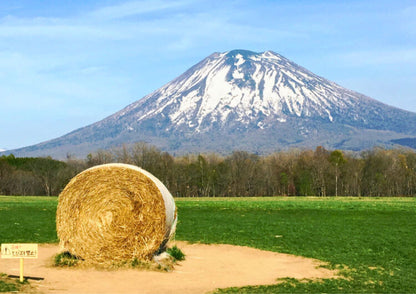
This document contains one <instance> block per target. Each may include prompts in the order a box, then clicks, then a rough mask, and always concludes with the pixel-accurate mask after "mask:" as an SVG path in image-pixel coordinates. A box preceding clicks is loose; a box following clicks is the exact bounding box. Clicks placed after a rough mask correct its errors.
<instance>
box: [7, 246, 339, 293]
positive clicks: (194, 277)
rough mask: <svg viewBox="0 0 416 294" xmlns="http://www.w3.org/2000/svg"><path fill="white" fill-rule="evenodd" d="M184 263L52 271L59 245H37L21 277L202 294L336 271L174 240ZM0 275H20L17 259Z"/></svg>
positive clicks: (49, 284) (53, 288) (78, 288)
mask: <svg viewBox="0 0 416 294" xmlns="http://www.w3.org/2000/svg"><path fill="white" fill-rule="evenodd" d="M176 245H177V246H178V247H179V248H180V249H181V250H182V251H183V252H184V253H185V254H186V260H185V261H181V262H180V263H179V264H177V265H176V266H175V269H174V270H173V271H172V272H166V273H165V272H155V271H143V270H136V269H122V270H117V271H105V270H95V269H77V268H65V269H62V268H56V267H52V259H53V256H54V255H55V254H56V253H58V252H59V247H58V246H57V245H52V244H46V245H40V246H39V258H38V259H36V260H29V259H27V260H25V270H24V273H25V276H32V277H42V278H44V280H43V281H30V283H31V284H32V285H33V286H35V287H36V288H37V289H38V290H39V291H40V292H43V293H173V294H174V293H206V292H209V291H213V290H215V289H217V288H226V287H241V286H247V285H269V284H274V283H276V279H278V278H283V277H292V278H297V279H319V278H331V277H335V276H336V273H335V272H334V271H331V270H328V269H325V268H322V267H319V266H320V265H322V262H320V261H319V260H314V259H309V258H304V257H299V256H294V255H289V254H282V253H275V252H269V251H262V250H258V249H253V248H249V247H242V246H232V245H204V244H188V243H186V242H176ZM0 272H2V273H7V274H9V275H18V274H19V261H18V260H17V259H0Z"/></svg>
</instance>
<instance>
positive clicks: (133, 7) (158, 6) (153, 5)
mask: <svg viewBox="0 0 416 294" xmlns="http://www.w3.org/2000/svg"><path fill="white" fill-rule="evenodd" d="M187 2H188V1H154V0H145V1H131V2H125V3H121V4H119V5H113V6H106V7H102V8H100V9H98V10H95V11H93V12H91V13H90V14H89V16H91V17H93V18H96V19H100V20H112V19H121V18H125V17H130V16H134V15H141V14H145V13H149V12H154V11H162V10H165V9H169V8H176V7H180V6H183V5H185V4H187Z"/></svg>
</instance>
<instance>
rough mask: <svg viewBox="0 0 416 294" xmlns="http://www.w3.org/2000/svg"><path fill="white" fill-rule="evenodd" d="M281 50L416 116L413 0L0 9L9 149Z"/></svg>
mask: <svg viewBox="0 0 416 294" xmlns="http://www.w3.org/2000/svg"><path fill="white" fill-rule="evenodd" d="M232 49H248V50H252V51H256V52H262V51H266V50H272V51H275V52H277V53H279V54H282V55H283V56H285V57H287V58H289V59H291V60H292V61H294V62H296V63H298V64H299V65H301V66H303V67H305V68H307V69H309V70H311V71H312V72H314V73H316V74H318V75H320V76H323V77H325V78H327V79H329V80H332V81H334V82H336V83H338V84H340V85H341V86H344V87H346V88H349V89H352V90H355V91H358V92H360V93H363V94H365V95H367V96H370V97H372V98H375V99H377V100H379V101H381V102H384V103H386V104H389V105H393V106H396V107H399V108H403V109H406V110H409V111H413V112H416V95H415V93H416V2H415V1H414V0H412V1H380V0H378V1H373V0H371V1H370V0H368V1H365V0H363V1H354V0H349V1H324V0H314V1H312V0H311V1H301V0H298V1H293V0H292V1H290V0H287V1H278V0H276V1H271V0H269V1H265V0H263V1H259V0H257V1H254V0H253V1H244V0H235V1H232V0H230V1H228V0H227V1H223V0H221V1H216V0H214V1H198V0H195V1H193V0H169V1H163V0H154V1H150V0H145V1H112V0H105V1H91V0H83V1H81V0H79V1H73V0H72V1H69V0H60V1H55V0H53V1H52V0H48V1H47V0H43V1H41V0H38V1H35V0H32V1H30V0H25V1H24V0H13V1H11V0H10V1H1V2H0V148H7V149H12V148H18V147H23V146H27V145H32V144H36V143H39V142H41V141H45V140H49V139H52V138H55V137H58V136H61V135H64V134H66V133H68V132H70V131H72V130H74V129H77V128H80V127H83V126H85V125H88V124H91V123H93V122H96V121H98V120H101V119H103V118H105V117H106V116H108V115H110V114H113V113H114V112H116V111H118V110H120V109H121V108H123V107H125V106H127V105H128V104H130V103H132V102H134V101H136V100H138V99H140V98H142V97H143V96H144V95H146V94H148V93H150V92H152V91H154V90H156V89H157V88H159V87H160V86H162V85H163V84H165V83H167V82H169V81H170V80H172V79H174V78H175V77H177V76H178V75H180V74H181V73H183V72H184V71H185V70H186V69H188V68H189V67H191V66H192V65H194V64H195V63H197V62H198V61H200V60H202V59H203V58H205V57H206V56H208V55H210V54H211V53H213V52H224V51H228V50H232Z"/></svg>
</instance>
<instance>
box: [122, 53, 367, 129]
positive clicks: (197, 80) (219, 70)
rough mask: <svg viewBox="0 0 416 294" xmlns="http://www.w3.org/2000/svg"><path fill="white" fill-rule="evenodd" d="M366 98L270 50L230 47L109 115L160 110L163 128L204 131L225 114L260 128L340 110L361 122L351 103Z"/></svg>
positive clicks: (142, 115) (140, 116) (142, 116)
mask: <svg viewBox="0 0 416 294" xmlns="http://www.w3.org/2000/svg"><path fill="white" fill-rule="evenodd" d="M371 102H375V101H372V99H370V98H367V97H364V96H363V95H360V94H358V93H354V92H353V91H349V90H347V89H344V88H342V87H341V86H339V85H337V84H335V83H333V82H330V81H328V80H325V79H323V78H321V77H319V76H317V75H315V74H313V73H311V72H310V71H308V70H306V69H304V68H302V67H300V66H298V65H297V64H295V63H293V62H291V61H290V60H288V59H286V58H284V57H283V56H281V55H279V54H277V53H274V52H272V51H266V52H264V53H254V52H250V51H245V50H234V51H230V52H225V53H214V54H212V55H211V56H209V57H208V58H206V59H204V60H203V61H202V62H200V63H199V64H197V65H195V66H194V67H192V68H191V69H189V70H188V71H187V72H185V73H184V74H183V75H181V76H180V77H178V78H177V79H175V80H173V81H172V82H170V83H168V84H167V85H165V86H163V87H162V88H160V89H159V90H157V91H155V92H153V93H152V94H150V95H148V96H146V97H144V98H143V99H141V100H139V101H137V102H136V103H134V104H132V105H130V106H129V107H127V108H126V109H124V110H122V111H121V112H119V113H117V114H116V116H115V118H114V119H122V117H123V116H129V115H134V116H135V118H136V120H137V121H142V120H146V119H149V118H153V117H156V116H158V115H161V114H163V116H164V117H167V118H168V119H169V121H170V125H169V128H168V129H167V130H172V129H178V128H180V127H186V128H187V129H189V130H194V131H195V132H205V131H208V130H209V129H210V128H212V126H213V123H217V124H215V125H216V126H220V127H223V126H225V125H226V123H227V120H229V119H231V120H233V121H236V122H240V123H242V124H245V125H249V124H252V123H257V125H258V127H261V128H265V127H267V126H272V125H274V124H275V123H276V121H278V122H286V121H287V118H288V117H303V118H308V117H309V118H320V119H323V120H326V121H329V122H332V121H333V120H334V118H335V117H337V116H339V114H343V115H344V116H347V118H348V120H350V121H357V122H358V121H360V122H361V123H365V118H363V117H361V115H360V111H361V110H360V109H357V108H356V106H357V105H358V104H360V103H361V104H363V103H364V104H368V103H371ZM230 114H233V116H232V117H231V118H230ZM259 116H261V117H262V118H263V119H262V120H261V121H260V122H259V121H258V120H259ZM344 119H345V118H344ZM204 122H205V123H204Z"/></svg>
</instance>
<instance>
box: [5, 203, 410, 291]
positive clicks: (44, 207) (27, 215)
mask: <svg viewBox="0 0 416 294" xmlns="http://www.w3.org/2000/svg"><path fill="white" fill-rule="evenodd" d="M176 203H177V206H178V213H179V223H178V229H177V234H176V239H177V240H186V241H191V242H202V243H227V244H235V245H245V246H251V247H255V248H259V249H264V250H270V251H277V252H284V253H291V254H296V255H302V256H305V257H312V258H317V259H320V260H323V261H326V262H329V263H330V264H331V266H332V267H334V268H338V269H341V272H342V274H343V276H344V277H345V278H344V279H326V280H322V281H303V282H300V281H297V280H293V279H286V280H284V282H283V283H281V284H279V285H271V286H261V287H246V288H238V289H233V288H231V289H221V290H218V292H219V293H279V292H281V293H288V292H289V293H311V292H313V293H317V292H319V293H322V292H326V293H360V292H366V293H369V292H370V293H416V286H415V285H416V234H415V232H416V199H415V198H345V197H344V198H287V197H276V198H225V199H223V198H220V199H216V198H192V199H182V198H180V199H176ZM56 205H57V198H48V197H5V196H1V197H0V219H1V220H2V221H1V223H0V242H2V243H4V242H39V243H42V242H56V241H57V236H56V231H55V211H56ZM185 254H186V252H185Z"/></svg>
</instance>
